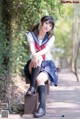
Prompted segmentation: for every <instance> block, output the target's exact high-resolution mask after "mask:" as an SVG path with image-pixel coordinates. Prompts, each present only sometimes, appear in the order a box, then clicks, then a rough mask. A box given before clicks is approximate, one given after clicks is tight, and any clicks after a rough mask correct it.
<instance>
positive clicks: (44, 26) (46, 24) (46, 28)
mask: <svg viewBox="0 0 80 119" xmlns="http://www.w3.org/2000/svg"><path fill="white" fill-rule="evenodd" d="M41 29H42V30H43V32H45V33H46V32H49V31H51V29H52V24H51V23H49V21H46V22H44V23H43V24H42V25H41Z"/></svg>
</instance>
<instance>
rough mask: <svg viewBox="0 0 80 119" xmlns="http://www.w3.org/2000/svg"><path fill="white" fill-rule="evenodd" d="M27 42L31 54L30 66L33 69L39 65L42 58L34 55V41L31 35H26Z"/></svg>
mask: <svg viewBox="0 0 80 119" xmlns="http://www.w3.org/2000/svg"><path fill="white" fill-rule="evenodd" d="M27 40H28V44H29V48H30V52H31V54H32V60H31V66H32V67H34V68H35V67H37V66H40V65H41V62H42V56H38V55H37V53H36V50H35V46H34V39H33V37H32V35H31V33H28V34H27Z"/></svg>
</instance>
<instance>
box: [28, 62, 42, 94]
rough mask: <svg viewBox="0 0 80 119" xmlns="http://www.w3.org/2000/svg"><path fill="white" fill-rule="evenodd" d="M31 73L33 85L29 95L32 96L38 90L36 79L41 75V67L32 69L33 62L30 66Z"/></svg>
mask: <svg viewBox="0 0 80 119" xmlns="http://www.w3.org/2000/svg"><path fill="white" fill-rule="evenodd" d="M29 72H30V74H31V77H30V80H31V85H30V88H29V90H28V92H27V93H28V94H30V95H32V94H34V93H35V88H36V78H37V76H38V75H39V72H40V66H38V67H37V68H32V67H31V62H30V65H29Z"/></svg>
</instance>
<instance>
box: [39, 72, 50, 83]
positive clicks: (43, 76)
mask: <svg viewBox="0 0 80 119" xmlns="http://www.w3.org/2000/svg"><path fill="white" fill-rule="evenodd" d="M47 80H48V74H47V72H41V73H40V74H39V75H38V76H37V83H38V84H39V83H45V82H46V81H47Z"/></svg>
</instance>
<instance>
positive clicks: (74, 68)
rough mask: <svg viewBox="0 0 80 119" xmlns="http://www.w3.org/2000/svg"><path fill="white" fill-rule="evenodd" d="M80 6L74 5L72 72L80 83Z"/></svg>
mask: <svg viewBox="0 0 80 119" xmlns="http://www.w3.org/2000/svg"><path fill="white" fill-rule="evenodd" d="M79 7H80V6H79V5H78V4H74V17H73V62H72V71H73V72H74V74H75V76H76V78H77V81H79V77H78V72H77V59H78V53H79V46H80V37H79V34H80V33H79V32H80V30H79V29H80V28H79V27H80V25H79V21H80V20H79V14H80V13H79V9H80V8H79Z"/></svg>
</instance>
